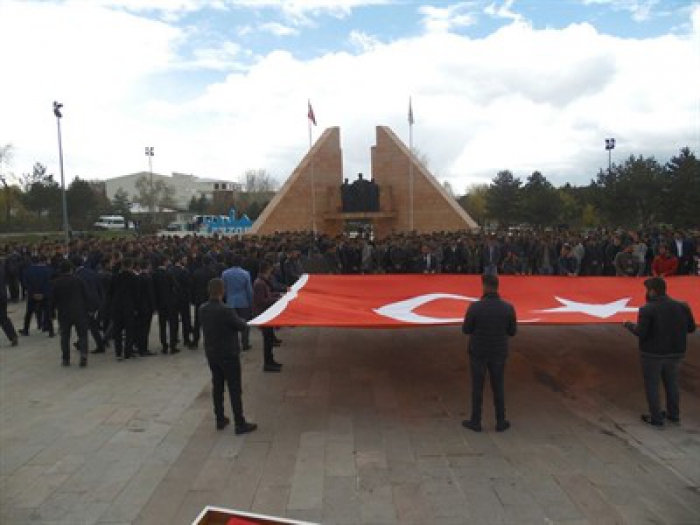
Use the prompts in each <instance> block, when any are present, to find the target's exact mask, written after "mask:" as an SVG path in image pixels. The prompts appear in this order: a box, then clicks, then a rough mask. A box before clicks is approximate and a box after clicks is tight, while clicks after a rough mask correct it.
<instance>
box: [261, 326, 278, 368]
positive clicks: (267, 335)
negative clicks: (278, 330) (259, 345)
mask: <svg viewBox="0 0 700 525" xmlns="http://www.w3.org/2000/svg"><path fill="white" fill-rule="evenodd" d="M260 331H261V332H262V336H263V358H264V359H265V364H270V363H273V362H274V360H275V357H274V356H273V355H272V347H273V343H274V342H275V329H274V328H272V327H271V326H265V327H262V328H260Z"/></svg>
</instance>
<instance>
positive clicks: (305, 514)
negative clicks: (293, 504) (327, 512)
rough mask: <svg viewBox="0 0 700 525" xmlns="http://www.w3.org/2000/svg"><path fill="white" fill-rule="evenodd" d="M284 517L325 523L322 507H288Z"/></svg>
mask: <svg viewBox="0 0 700 525" xmlns="http://www.w3.org/2000/svg"><path fill="white" fill-rule="evenodd" d="M284 517H286V518H289V519H291V520H297V521H302V522H308V523H319V524H320V523H323V511H322V510H321V509H287V513H286V514H285V515H284Z"/></svg>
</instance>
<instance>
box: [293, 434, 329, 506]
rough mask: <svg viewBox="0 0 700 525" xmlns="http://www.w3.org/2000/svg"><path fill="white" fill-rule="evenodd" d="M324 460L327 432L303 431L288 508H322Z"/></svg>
mask: <svg viewBox="0 0 700 525" xmlns="http://www.w3.org/2000/svg"><path fill="white" fill-rule="evenodd" d="M324 460H325V434H323V433H320V432H305V433H303V434H302V435H301V441H300V443H299V451H298V452H297V462H296V465H295V467H294V476H293V478H292V486H291V492H290V495H289V505H288V509H290V510H300V509H301V510H309V509H321V508H322V506H323V481H324Z"/></svg>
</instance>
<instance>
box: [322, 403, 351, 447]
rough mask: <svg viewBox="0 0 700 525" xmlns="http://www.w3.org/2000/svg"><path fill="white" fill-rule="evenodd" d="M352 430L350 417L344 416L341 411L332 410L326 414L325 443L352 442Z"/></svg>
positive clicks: (349, 415) (348, 415)
mask: <svg viewBox="0 0 700 525" xmlns="http://www.w3.org/2000/svg"><path fill="white" fill-rule="evenodd" d="M353 434H354V429H353V425H352V415H351V414H344V413H343V412H342V411H341V410H339V409H337V408H334V410H333V411H332V412H331V413H330V414H328V428H327V430H326V442H327V443H335V442H338V441H340V442H350V443H352V442H354V435H353Z"/></svg>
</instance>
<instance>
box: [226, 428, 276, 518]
mask: <svg viewBox="0 0 700 525" xmlns="http://www.w3.org/2000/svg"><path fill="white" fill-rule="evenodd" d="M231 437H232V439H243V440H245V439H246V438H245V437H240V436H239V437H233V436H231ZM269 451H270V444H269V443H264V442H255V441H245V442H244V443H243V445H242V446H241V451H240V453H239V454H238V456H237V457H236V459H235V461H234V464H233V469H232V470H231V473H230V475H229V478H228V480H227V481H226V484H225V485H224V486H223V488H222V489H221V490H219V493H218V495H217V498H218V500H220V501H222V502H223V503H222V504H223V505H224V506H225V507H231V508H236V509H250V508H251V507H252V505H253V500H254V499H255V493H256V491H257V490H258V488H259V486H260V478H261V476H262V473H263V469H264V468H265V466H266V458H267V456H268V454H269Z"/></svg>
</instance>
